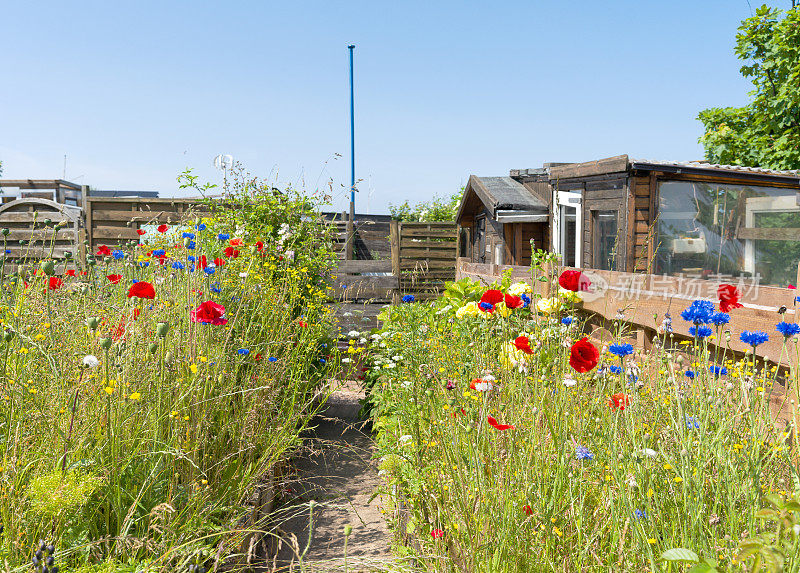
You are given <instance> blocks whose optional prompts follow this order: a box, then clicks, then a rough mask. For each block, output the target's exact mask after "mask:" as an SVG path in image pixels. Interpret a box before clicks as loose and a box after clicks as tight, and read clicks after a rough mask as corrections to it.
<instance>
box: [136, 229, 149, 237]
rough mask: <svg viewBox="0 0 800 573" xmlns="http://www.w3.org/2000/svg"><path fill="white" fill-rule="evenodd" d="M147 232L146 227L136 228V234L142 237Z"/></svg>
mask: <svg viewBox="0 0 800 573" xmlns="http://www.w3.org/2000/svg"><path fill="white" fill-rule="evenodd" d="M146 232H147V231H145V230H144V229H136V234H138V235H139V236H140V237H141V236H142V235H144V234H145V233H146Z"/></svg>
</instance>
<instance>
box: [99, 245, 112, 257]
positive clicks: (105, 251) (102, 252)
mask: <svg viewBox="0 0 800 573" xmlns="http://www.w3.org/2000/svg"><path fill="white" fill-rule="evenodd" d="M97 256H98V257H110V256H111V249H109V248H108V247H107V246H105V245H100V246H99V247H98V248H97Z"/></svg>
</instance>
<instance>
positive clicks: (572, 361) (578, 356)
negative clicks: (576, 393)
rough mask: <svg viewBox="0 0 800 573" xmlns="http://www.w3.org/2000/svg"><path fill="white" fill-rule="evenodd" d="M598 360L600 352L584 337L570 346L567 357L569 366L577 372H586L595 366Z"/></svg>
mask: <svg viewBox="0 0 800 573" xmlns="http://www.w3.org/2000/svg"><path fill="white" fill-rule="evenodd" d="M599 358H600V352H598V350H597V348H595V347H594V345H593V344H592V343H591V342H589V340H588V339H587V338H586V337H585V336H584V337H583V338H581V339H580V340H579V341H578V342H576V343H575V344H573V345H572V348H571V349H570V355H569V365H570V366H572V367H573V368H574V369H575V370H577V371H578V372H581V373H583V372H588V371H589V370H591V369H592V368H594V367H595V366H597V361H598V359H599Z"/></svg>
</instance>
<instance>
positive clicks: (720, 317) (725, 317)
mask: <svg viewBox="0 0 800 573" xmlns="http://www.w3.org/2000/svg"><path fill="white" fill-rule="evenodd" d="M730 321H731V315H730V314H728V313H727V312H715V313H714V314H712V315H711V322H712V324H716V325H717V326H722V325H723V324H728V323H729V322H730Z"/></svg>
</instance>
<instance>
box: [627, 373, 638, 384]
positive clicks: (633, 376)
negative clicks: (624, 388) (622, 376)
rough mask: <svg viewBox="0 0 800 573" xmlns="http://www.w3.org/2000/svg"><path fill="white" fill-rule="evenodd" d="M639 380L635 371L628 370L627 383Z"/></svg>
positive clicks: (634, 382)
mask: <svg viewBox="0 0 800 573" xmlns="http://www.w3.org/2000/svg"><path fill="white" fill-rule="evenodd" d="M638 381H639V377H638V376H637V375H636V372H628V385H631V384H636V382H638Z"/></svg>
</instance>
